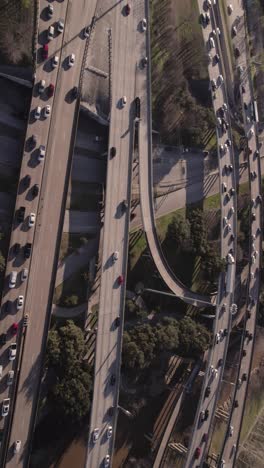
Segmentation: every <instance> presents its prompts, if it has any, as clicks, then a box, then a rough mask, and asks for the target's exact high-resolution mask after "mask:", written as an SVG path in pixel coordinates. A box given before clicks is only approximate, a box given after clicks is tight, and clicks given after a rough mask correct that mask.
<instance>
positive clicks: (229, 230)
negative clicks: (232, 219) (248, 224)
mask: <svg viewBox="0 0 264 468" xmlns="http://www.w3.org/2000/svg"><path fill="white" fill-rule="evenodd" d="M227 231H228V232H232V227H231V224H230V223H229V224H228V225H227Z"/></svg>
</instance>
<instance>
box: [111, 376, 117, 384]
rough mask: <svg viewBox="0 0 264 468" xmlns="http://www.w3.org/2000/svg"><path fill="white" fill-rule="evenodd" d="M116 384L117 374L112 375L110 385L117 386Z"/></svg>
mask: <svg viewBox="0 0 264 468" xmlns="http://www.w3.org/2000/svg"><path fill="white" fill-rule="evenodd" d="M115 383H116V376H115V374H112V375H111V379H110V384H111V385H115Z"/></svg>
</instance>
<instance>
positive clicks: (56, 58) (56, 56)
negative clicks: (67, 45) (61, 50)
mask: <svg viewBox="0 0 264 468" xmlns="http://www.w3.org/2000/svg"><path fill="white" fill-rule="evenodd" d="M58 65H59V57H58V55H54V57H53V59H52V67H53V68H56V67H57V66H58Z"/></svg>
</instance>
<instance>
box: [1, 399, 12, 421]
mask: <svg viewBox="0 0 264 468" xmlns="http://www.w3.org/2000/svg"><path fill="white" fill-rule="evenodd" d="M9 406H10V398H5V399H4V400H3V404H2V416H3V417H5V416H7V415H8V413H9Z"/></svg>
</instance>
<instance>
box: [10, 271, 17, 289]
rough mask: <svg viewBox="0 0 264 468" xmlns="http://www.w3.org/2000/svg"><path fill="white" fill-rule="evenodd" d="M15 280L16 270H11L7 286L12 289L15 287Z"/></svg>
mask: <svg viewBox="0 0 264 468" xmlns="http://www.w3.org/2000/svg"><path fill="white" fill-rule="evenodd" d="M16 280H17V271H11V273H10V275H9V283H8V286H9V288H10V289H14V288H15V287H16Z"/></svg>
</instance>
